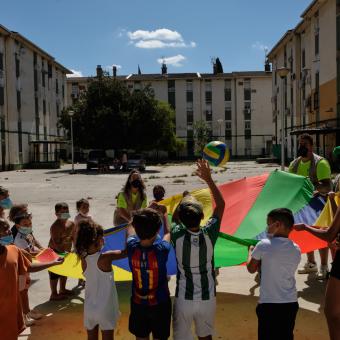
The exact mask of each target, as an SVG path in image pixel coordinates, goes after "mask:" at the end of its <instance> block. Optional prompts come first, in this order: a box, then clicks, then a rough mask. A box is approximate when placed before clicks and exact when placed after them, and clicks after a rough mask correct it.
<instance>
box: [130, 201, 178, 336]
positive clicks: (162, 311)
mask: <svg viewBox="0 0 340 340" xmlns="http://www.w3.org/2000/svg"><path fill="white" fill-rule="evenodd" d="M161 225H162V221H161V216H160V214H159V213H158V212H157V211H155V210H153V209H150V208H145V209H141V210H139V211H137V212H135V213H134V216H133V220H132V226H131V225H130V226H129V227H128V235H127V236H128V238H127V251H128V257H129V265H130V268H131V271H132V298H131V312H130V317H129V330H130V332H131V333H132V334H133V335H135V336H136V338H137V339H149V335H150V333H152V335H153V338H154V339H162V340H166V339H168V338H169V336H170V323H171V300H170V292H169V287H168V279H167V269H166V262H167V260H168V254H169V251H170V243H169V242H170V234H169V231H168V230H164V237H163V240H161V239H160V238H158V232H159V229H160V227H161ZM136 234H137V236H136Z"/></svg>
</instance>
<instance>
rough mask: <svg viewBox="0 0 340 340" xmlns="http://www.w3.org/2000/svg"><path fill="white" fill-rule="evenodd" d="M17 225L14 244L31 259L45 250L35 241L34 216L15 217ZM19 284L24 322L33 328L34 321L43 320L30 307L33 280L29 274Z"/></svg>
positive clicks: (22, 215)
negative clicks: (29, 296)
mask: <svg viewBox="0 0 340 340" xmlns="http://www.w3.org/2000/svg"><path fill="white" fill-rule="evenodd" d="M14 221H15V225H16V226H17V228H18V229H17V235H16V237H15V239H14V244H15V245H16V246H17V247H18V248H20V249H23V250H25V251H26V252H28V254H29V258H30V259H31V256H35V255H37V254H38V253H39V252H40V251H41V250H43V248H42V246H41V245H40V243H39V242H38V241H37V240H36V239H35V237H34V236H33V232H32V215H31V214H28V213H23V214H21V215H17V216H16V217H15V220H14ZM24 255H25V254H24ZM19 280H20V281H19V282H20V285H21V287H20V288H21V289H20V297H21V303H22V308H23V313H24V320H25V324H26V326H31V325H33V324H34V320H39V319H41V318H42V316H43V315H42V314H40V313H38V312H37V311H35V310H31V309H30V306H29V299H28V288H29V286H30V282H31V278H30V276H29V274H28V273H26V274H25V275H23V276H21V275H20V276H19Z"/></svg>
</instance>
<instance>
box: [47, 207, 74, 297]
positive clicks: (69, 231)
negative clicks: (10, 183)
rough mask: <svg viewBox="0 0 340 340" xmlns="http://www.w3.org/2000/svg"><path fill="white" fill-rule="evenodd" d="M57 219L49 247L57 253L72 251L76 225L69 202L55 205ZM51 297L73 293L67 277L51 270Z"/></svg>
mask: <svg viewBox="0 0 340 340" xmlns="http://www.w3.org/2000/svg"><path fill="white" fill-rule="evenodd" d="M55 214H56V216H57V219H56V221H55V222H54V223H53V224H52V226H51V228H50V234H51V238H50V242H49V244H48V247H49V248H52V249H53V250H54V251H55V252H56V253H60V254H61V253H65V252H70V251H71V249H72V242H73V240H74V233H75V227H74V223H73V222H72V221H70V220H69V218H70V217H71V216H70V213H69V209H68V205H67V203H64V202H62V203H57V204H56V205H55ZM49 275H50V286H51V297H50V300H51V301H53V300H63V299H66V298H67V295H72V294H73V293H72V291H70V290H68V289H66V281H67V277H66V276H62V275H58V274H54V273H51V272H49ZM58 280H59V281H60V289H59V293H58V291H57V286H58Z"/></svg>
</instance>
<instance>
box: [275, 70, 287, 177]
mask: <svg viewBox="0 0 340 340" xmlns="http://www.w3.org/2000/svg"><path fill="white" fill-rule="evenodd" d="M276 72H277V74H278V75H279V77H280V78H281V90H282V93H281V170H282V171H284V170H285V112H284V111H285V99H284V94H285V91H286V89H285V78H286V77H287V74H288V73H289V72H290V69H289V68H287V67H281V68H279V69H277V70H276Z"/></svg>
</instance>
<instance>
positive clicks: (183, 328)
mask: <svg viewBox="0 0 340 340" xmlns="http://www.w3.org/2000/svg"><path fill="white" fill-rule="evenodd" d="M215 313H216V298H215V297H214V298H212V299H210V300H202V301H192V300H184V299H179V298H175V302H174V310H173V329H174V339H175V340H193V339H194V337H193V335H192V333H191V326H192V322H194V323H195V330H196V335H197V336H198V337H200V338H201V337H202V338H203V337H206V336H209V335H214V321H215Z"/></svg>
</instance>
